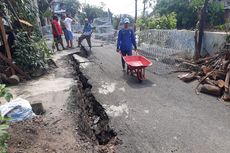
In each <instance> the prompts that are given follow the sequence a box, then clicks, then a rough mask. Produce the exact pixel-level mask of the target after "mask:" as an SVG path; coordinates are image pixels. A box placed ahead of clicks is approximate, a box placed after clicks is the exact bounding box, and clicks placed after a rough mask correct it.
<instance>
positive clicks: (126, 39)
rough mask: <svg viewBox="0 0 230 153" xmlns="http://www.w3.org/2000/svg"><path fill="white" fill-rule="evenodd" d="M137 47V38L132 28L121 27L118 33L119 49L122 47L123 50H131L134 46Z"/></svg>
mask: <svg viewBox="0 0 230 153" xmlns="http://www.w3.org/2000/svg"><path fill="white" fill-rule="evenodd" d="M132 45H133V46H134V47H135V49H136V48H137V46H136V39H135V35H134V32H133V30H132V29H121V30H120V31H119V33H118V40H117V49H120V50H121V52H126V53H127V52H130V51H132V49H133V47H132Z"/></svg>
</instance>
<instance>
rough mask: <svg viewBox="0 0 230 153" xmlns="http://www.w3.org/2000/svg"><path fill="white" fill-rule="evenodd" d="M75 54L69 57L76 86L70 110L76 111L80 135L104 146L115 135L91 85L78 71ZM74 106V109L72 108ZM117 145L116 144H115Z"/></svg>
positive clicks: (73, 89)
mask: <svg viewBox="0 0 230 153" xmlns="http://www.w3.org/2000/svg"><path fill="white" fill-rule="evenodd" d="M74 55H75V54H71V55H69V57H70V59H71V65H72V66H73V68H74V74H73V76H74V80H76V82H77V83H76V85H74V86H73V88H72V93H71V95H72V96H74V97H73V98H72V99H74V100H73V101H72V102H71V103H72V104H71V108H70V110H71V109H77V110H78V111H77V115H76V116H75V117H76V122H77V125H78V129H79V130H80V132H81V134H83V135H85V136H87V137H88V138H89V139H91V140H92V141H93V143H96V144H98V145H106V144H108V143H110V142H111V140H114V138H115V137H116V136H117V133H116V132H115V131H114V129H112V128H111V127H110V125H109V122H110V120H109V117H108V115H107V114H106V112H105V109H104V108H103V106H102V105H101V104H100V103H99V102H98V101H97V100H96V98H95V96H94V95H93V94H92V92H91V88H92V85H91V84H89V82H88V79H87V78H86V76H84V74H83V73H82V72H81V70H80V62H79V61H77V59H76V58H74ZM73 106H75V107H73ZM116 144H117V143H116Z"/></svg>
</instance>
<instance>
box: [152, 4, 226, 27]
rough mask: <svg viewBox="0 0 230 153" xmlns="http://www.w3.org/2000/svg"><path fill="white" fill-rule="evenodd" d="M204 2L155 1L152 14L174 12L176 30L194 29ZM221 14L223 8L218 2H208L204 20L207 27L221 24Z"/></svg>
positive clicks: (222, 17) (222, 16)
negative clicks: (206, 22) (206, 15)
mask: <svg viewBox="0 0 230 153" xmlns="http://www.w3.org/2000/svg"><path fill="white" fill-rule="evenodd" d="M204 2H205V0H157V4H156V6H155V10H154V13H155V14H159V15H160V16H162V15H167V14H169V13H171V12H175V13H176V14H177V28H178V29H194V28H195V27H196V23H197V22H198V20H199V17H198V14H199V12H200V11H201V8H202V7H203V4H204ZM222 12H223V6H222V4H221V3H219V0H213V1H210V4H209V8H208V17H207V20H206V21H208V24H207V26H214V25H220V24H222V21H223V20H224V15H223V13H222ZM214 21H215V22H214Z"/></svg>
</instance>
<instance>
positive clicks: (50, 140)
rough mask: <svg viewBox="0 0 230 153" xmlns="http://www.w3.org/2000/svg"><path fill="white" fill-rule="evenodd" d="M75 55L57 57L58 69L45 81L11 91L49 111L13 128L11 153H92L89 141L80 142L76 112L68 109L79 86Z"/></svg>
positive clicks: (23, 85)
mask: <svg viewBox="0 0 230 153" xmlns="http://www.w3.org/2000/svg"><path fill="white" fill-rule="evenodd" d="M72 52H74V50H73V51H63V52H60V53H58V54H56V55H54V60H55V62H56V64H57V66H58V68H56V69H54V70H52V71H51V72H49V74H47V75H46V76H43V77H42V78H41V79H38V80H33V81H29V82H27V83H23V84H20V85H19V86H16V87H12V88H11V89H10V90H11V91H12V93H13V94H14V96H15V97H17V96H19V97H21V98H24V99H26V100H28V101H29V102H30V103H37V102H42V103H43V106H44V108H45V110H46V114H45V115H44V116H42V117H38V118H35V119H33V120H31V121H26V122H22V123H17V124H13V125H12V126H11V128H10V130H9V131H10V135H11V139H10V140H9V152H10V153H15V152H17V153H18V152H23V153H44V152H47V153H78V152H79V153H82V152H90V151H89V150H90V148H87V147H84V145H85V146H89V147H90V145H89V144H87V143H86V142H85V141H84V142H80V141H81V140H80V136H79V135H78V134H77V126H76V124H75V123H76V122H75V120H74V117H73V116H74V112H73V111H70V110H69V109H68V108H69V106H70V103H71V98H70V97H71V90H72V87H73V85H74V84H75V81H74V79H73V76H72V74H73V68H72V67H71V65H70V61H69V58H68V56H67V55H68V54H70V53H72ZM75 52H76V51H75ZM70 107H71V106H70ZM80 143H81V146H80ZM82 146H83V147H82ZM83 148H84V149H83ZM86 150H87V151H86Z"/></svg>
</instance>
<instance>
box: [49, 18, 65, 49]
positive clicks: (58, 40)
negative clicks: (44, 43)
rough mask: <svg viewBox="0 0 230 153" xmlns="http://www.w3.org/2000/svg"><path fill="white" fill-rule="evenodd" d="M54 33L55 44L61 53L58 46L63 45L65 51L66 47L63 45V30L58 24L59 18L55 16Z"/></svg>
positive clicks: (53, 21)
mask: <svg viewBox="0 0 230 153" xmlns="http://www.w3.org/2000/svg"><path fill="white" fill-rule="evenodd" d="M52 32H53V37H54V42H55V45H56V48H57V51H60V49H59V46H58V44H61V46H62V49H63V50H64V49H65V48H64V45H63V41H62V37H61V35H62V29H61V26H60V25H59V23H58V17H57V16H53V20H52Z"/></svg>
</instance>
